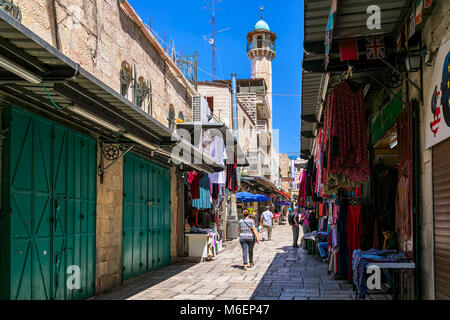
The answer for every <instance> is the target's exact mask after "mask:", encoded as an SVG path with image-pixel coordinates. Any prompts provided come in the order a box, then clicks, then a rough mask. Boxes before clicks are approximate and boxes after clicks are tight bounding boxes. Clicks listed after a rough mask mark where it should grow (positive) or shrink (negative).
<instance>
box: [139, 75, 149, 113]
mask: <svg viewBox="0 0 450 320" xmlns="http://www.w3.org/2000/svg"><path fill="white" fill-rule="evenodd" d="M148 87H149V85H148V82H147V81H145V80H144V78H143V77H139V80H138V83H137V88H136V105H137V106H138V107H139V108H143V107H144V106H145V105H144V101H145V99H146V98H147V96H148V95H149V88H148Z"/></svg>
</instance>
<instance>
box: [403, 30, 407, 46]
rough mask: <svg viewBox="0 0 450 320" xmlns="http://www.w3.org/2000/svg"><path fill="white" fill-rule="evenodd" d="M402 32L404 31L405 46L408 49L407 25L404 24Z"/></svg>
mask: <svg viewBox="0 0 450 320" xmlns="http://www.w3.org/2000/svg"><path fill="white" fill-rule="evenodd" d="M403 29H404V30H403V31H404V33H405V48H406V49H408V25H407V24H405V25H404V28H403Z"/></svg>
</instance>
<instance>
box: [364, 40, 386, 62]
mask: <svg viewBox="0 0 450 320" xmlns="http://www.w3.org/2000/svg"><path fill="white" fill-rule="evenodd" d="M366 53H367V60H372V59H380V58H384V56H385V52H384V37H383V36H369V37H367V39H366Z"/></svg>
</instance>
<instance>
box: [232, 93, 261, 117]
mask: <svg viewBox="0 0 450 320" xmlns="http://www.w3.org/2000/svg"><path fill="white" fill-rule="evenodd" d="M237 100H238V102H239V103H240V104H241V106H242V107H243V108H244V109H245V111H247V113H248V114H249V116H250V118H252V120H253V121H254V122H256V120H257V119H258V116H257V111H256V102H257V100H258V99H257V97H256V93H238V94H237Z"/></svg>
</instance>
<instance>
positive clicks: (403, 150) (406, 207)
mask: <svg viewBox="0 0 450 320" xmlns="http://www.w3.org/2000/svg"><path fill="white" fill-rule="evenodd" d="M411 133H412V112H411V105H409V106H408V107H407V108H405V109H403V111H402V113H401V114H400V115H399V117H398V120H397V140H398V155H399V157H398V159H399V170H398V177H399V181H398V189H397V197H396V202H395V203H396V209H397V215H396V219H395V220H396V221H395V225H396V229H397V230H396V231H397V233H398V238H399V239H398V240H399V244H400V247H401V248H400V249H401V250H403V251H405V252H411V251H412V243H411V244H410V245H408V244H407V242H409V241H410V240H411V235H412V207H413V194H412V192H410V191H411V190H413V168H412V135H411Z"/></svg>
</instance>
